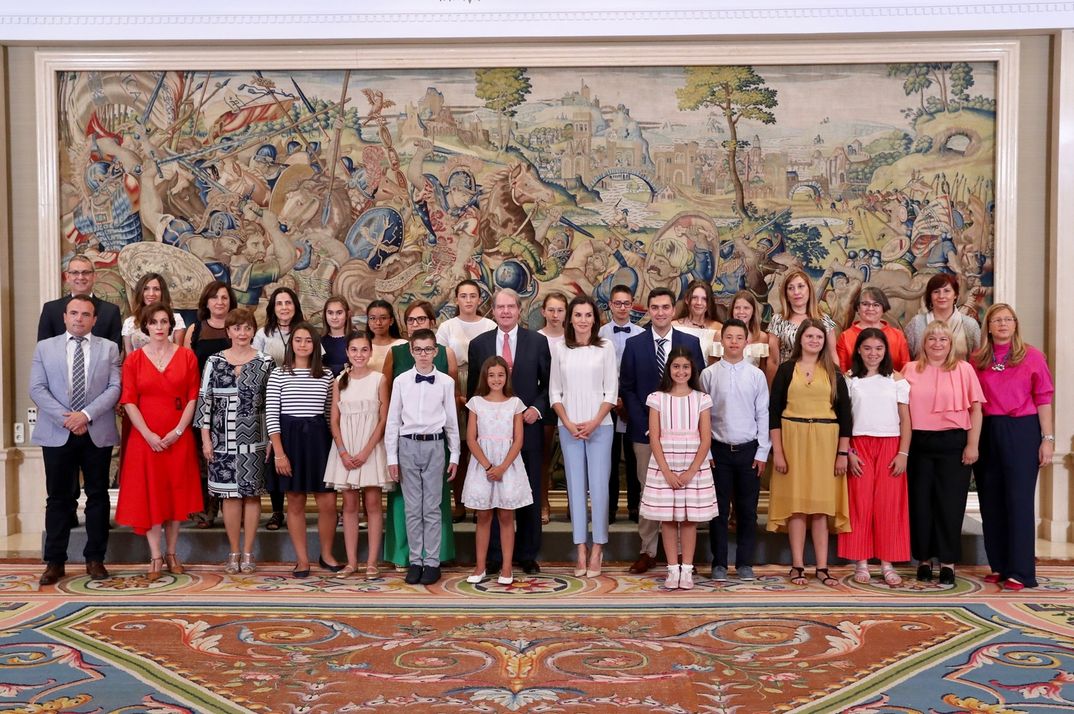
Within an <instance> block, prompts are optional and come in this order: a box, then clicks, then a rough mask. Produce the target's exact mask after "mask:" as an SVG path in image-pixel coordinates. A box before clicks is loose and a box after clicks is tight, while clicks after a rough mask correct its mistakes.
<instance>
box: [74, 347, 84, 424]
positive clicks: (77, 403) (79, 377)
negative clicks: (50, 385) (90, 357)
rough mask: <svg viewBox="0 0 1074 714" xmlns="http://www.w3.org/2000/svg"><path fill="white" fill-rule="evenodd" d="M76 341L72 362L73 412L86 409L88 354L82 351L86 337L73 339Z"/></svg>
mask: <svg viewBox="0 0 1074 714" xmlns="http://www.w3.org/2000/svg"><path fill="white" fill-rule="evenodd" d="M71 339H72V340H74V341H75V357H74V359H73V360H72V361H71V411H75V412H80V411H82V410H83V409H85V408H86V353H85V352H83V351H82V343H83V342H85V340H86V338H85V337H74V336H72V337H71Z"/></svg>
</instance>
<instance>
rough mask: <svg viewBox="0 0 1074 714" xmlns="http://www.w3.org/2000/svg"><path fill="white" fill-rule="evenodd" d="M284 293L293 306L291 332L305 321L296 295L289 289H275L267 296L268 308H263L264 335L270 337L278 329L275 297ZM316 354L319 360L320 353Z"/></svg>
mask: <svg viewBox="0 0 1074 714" xmlns="http://www.w3.org/2000/svg"><path fill="white" fill-rule="evenodd" d="M284 293H286V294H287V295H290V296H291V302H293V303H294V304H295V316H294V317H292V318H291V324H290V325H289V327H290V328H291V332H292V333H293V332H294V331H295V327H296V326H297V325H298V324H300V323H304V322H305V321H306V318H305V317H303V316H302V303H300V302H299V301H298V293H296V292H295V291H294V290H292V289H291V288H276V289H275V290H273V291H272V294H271V295H269V299H268V307H266V308H265V334H267V335H271V334H272V333H274V332H277V331H278V330H279V329H280V322H279V318H277V317H276V297H277V296H279V295H281V294H284ZM317 354H318V359H319V358H320V352H318V353H317Z"/></svg>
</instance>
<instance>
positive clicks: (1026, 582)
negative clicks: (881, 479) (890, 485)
mask: <svg viewBox="0 0 1074 714" xmlns="http://www.w3.org/2000/svg"><path fill="white" fill-rule="evenodd" d="M984 326H985V333H986V334H985V338H984V343H983V344H982V345H981V349H979V350H977V352H976V353H974V355H973V358H972V359H973V366H974V367H975V368H976V369H977V378H978V379H979V380H980V382H981V389H983V390H984V395H985V398H986V399H987V400H988V402H987V403H986V404H985V407H984V426H983V428H982V429H981V459H980V461H978V462H977V465H976V466H975V467H974V474H975V475H976V477H977V493H978V495H979V496H980V499H981V520H982V521H983V525H984V541H985V553H987V555H988V564H989V566H991V568H992V574H991V575H989V576H988V577H987V578H985V580H987V581H988V582H991V583H997V582H1000V581H1003V587H1004V588H1006V589H1007V590H1014V591H1018V590H1021V589H1023V588H1033V587H1036V586H1037V578H1036V567H1035V563H1034V559H1035V552H1034V551H1035V548H1034V546H1035V544H1036V534H1035V532H1034V531H1035V526H1036V522H1035V514H1034V508H1033V507H1034V503H1035V497H1034V494H1035V491H1036V487H1037V471H1038V470H1039V469H1040V468H1041V467H1043V466H1044V465H1045V464H1047V463H1048V462H1050V461H1051V460H1052V451H1053V449H1054V447H1055V434H1054V433H1053V412H1052V394H1053V393H1054V392H1055V387H1054V386H1053V385H1052V375H1051V372H1049V371H1048V364H1047V363H1046V362H1045V361H1044V355H1043V354H1041V352H1040V350H1037V349H1034V348H1033V347H1030V346H1029V345H1027V344H1025V343H1024V342H1022V336H1021V334H1020V333H1019V331H1018V316H1017V315H1015V314H1014V309H1013V308H1012V307H1011V306H1010V305H1005V304H1003V303H996V304H995V305H993V306H992V307H990V308H988V312H987V313H985V321H984Z"/></svg>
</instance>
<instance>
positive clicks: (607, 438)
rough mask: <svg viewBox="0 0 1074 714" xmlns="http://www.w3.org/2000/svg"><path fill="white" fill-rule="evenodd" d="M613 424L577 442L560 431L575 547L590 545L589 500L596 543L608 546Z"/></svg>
mask: <svg viewBox="0 0 1074 714" xmlns="http://www.w3.org/2000/svg"><path fill="white" fill-rule="evenodd" d="M612 436H613V427H612V425H611V424H604V425H602V426H598V427H597V428H596V429H594V430H593V433H592V434H590V435H589V438H588V439H576V438H574V437H573V436H571V435H570V432H568V431H567V430H566V429H564V428H563V427H562V426H561V427H559V446H560V448H561V449H562V450H563V470H564V472H565V473H566V475H567V503H568V505H569V506H570V511H571V529H572V532H573V535H574V544H575V545H580V544H582V543H585V542H587V540H588V538H587V531H588V528H587V527H586V525H587V524H586V521H587V516H588V512H587V509H586V496H587V495H588V496H589V502H590V505H591V507H592V509H593V543H596V544H601V545H603V544H605V543H607V542H608V475H609V474H610V473H611V470H612Z"/></svg>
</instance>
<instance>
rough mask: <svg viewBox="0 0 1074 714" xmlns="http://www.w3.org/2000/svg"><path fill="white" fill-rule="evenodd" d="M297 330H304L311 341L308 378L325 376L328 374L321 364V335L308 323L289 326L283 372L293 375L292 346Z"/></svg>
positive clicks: (293, 354) (293, 355) (293, 350)
mask: <svg viewBox="0 0 1074 714" xmlns="http://www.w3.org/2000/svg"><path fill="white" fill-rule="evenodd" d="M299 330H305V331H306V332H308V333H309V335H310V337H311V338H312V339H313V354H311V355H310V376H311V377H313V378H314V379H320V378H321V377H323V376H325V375H326V374H330V372H329V371H328V370H327V369H325V368H324V363H323V362H321V333H320V332H318V331H317V328H316V327H314V326H313V325H311V324H309V323H308V322H299V323H297V324H294V325H292V326H291V339H289V340H287V350H286V351H285V352H284V353H283V367H282V369H283V371H284V372H286V373H287V374H294V371H295V348H294V346H293V345H294V343H295V339H294V338H295V333H296V332H298V331H299Z"/></svg>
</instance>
